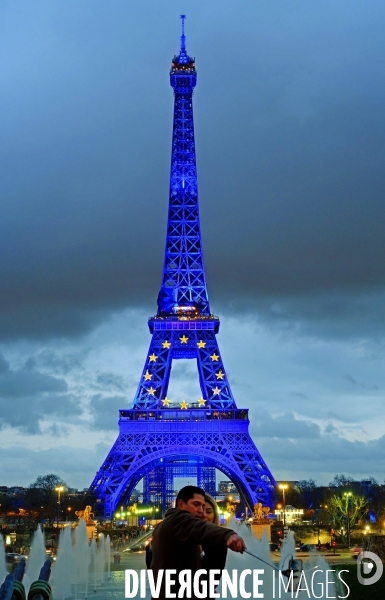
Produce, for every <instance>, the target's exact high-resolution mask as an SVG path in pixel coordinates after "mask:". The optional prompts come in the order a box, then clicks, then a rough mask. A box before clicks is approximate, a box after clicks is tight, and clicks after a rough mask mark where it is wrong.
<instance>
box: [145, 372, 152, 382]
mask: <svg viewBox="0 0 385 600" xmlns="http://www.w3.org/2000/svg"><path fill="white" fill-rule="evenodd" d="M144 379H145V380H146V381H150V380H151V379H152V373H149V372H148V369H147V371H146V372H145V374H144Z"/></svg>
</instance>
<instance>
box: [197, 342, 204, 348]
mask: <svg viewBox="0 0 385 600" xmlns="http://www.w3.org/2000/svg"><path fill="white" fill-rule="evenodd" d="M197 346H198V348H206V342H203V341H202V340H200V341H199V342H197Z"/></svg>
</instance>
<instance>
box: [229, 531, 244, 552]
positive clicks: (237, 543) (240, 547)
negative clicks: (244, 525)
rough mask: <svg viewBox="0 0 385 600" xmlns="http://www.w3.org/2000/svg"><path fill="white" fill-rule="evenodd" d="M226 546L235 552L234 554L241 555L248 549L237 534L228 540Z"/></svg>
mask: <svg viewBox="0 0 385 600" xmlns="http://www.w3.org/2000/svg"><path fill="white" fill-rule="evenodd" d="M226 544H227V547H228V548H230V550H233V551H234V552H240V553H241V554H242V552H243V551H244V550H245V548H246V544H245V542H244V541H243V539H242V538H241V536H240V535H238V534H236V533H233V534H232V535H230V537H228V538H227V541H226Z"/></svg>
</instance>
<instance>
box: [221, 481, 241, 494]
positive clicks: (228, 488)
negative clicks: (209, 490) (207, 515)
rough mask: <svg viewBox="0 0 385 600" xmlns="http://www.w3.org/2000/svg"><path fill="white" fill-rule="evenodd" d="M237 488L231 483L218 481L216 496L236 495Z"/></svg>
mask: <svg viewBox="0 0 385 600" xmlns="http://www.w3.org/2000/svg"><path fill="white" fill-rule="evenodd" d="M237 493H238V492H237V488H236V487H235V485H234V484H233V482H232V481H220V482H219V484H218V494H237Z"/></svg>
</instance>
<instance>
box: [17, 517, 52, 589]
mask: <svg viewBox="0 0 385 600" xmlns="http://www.w3.org/2000/svg"><path fill="white" fill-rule="evenodd" d="M46 559H47V557H46V553H45V544H44V534H43V532H42V530H41V528H40V527H38V528H37V529H36V531H35V534H34V536H33V540H32V546H31V549H30V551H29V558H28V561H27V565H26V569H25V575H24V578H23V583H24V587H25V591H26V594H28V591H29V588H30V585H31V583H32V581H35V580H36V579H38V577H39V573H40V569H41V567H42V565H43V564H44V561H45V560H46Z"/></svg>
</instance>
